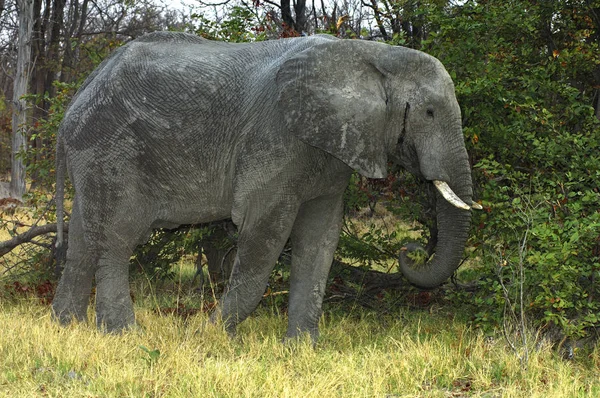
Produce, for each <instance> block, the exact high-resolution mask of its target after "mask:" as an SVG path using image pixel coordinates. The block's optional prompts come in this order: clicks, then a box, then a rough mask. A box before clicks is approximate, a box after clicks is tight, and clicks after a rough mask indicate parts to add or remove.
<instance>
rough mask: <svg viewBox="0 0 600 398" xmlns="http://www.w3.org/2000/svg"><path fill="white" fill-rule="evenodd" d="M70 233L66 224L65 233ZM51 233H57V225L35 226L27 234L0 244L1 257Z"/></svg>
mask: <svg viewBox="0 0 600 398" xmlns="http://www.w3.org/2000/svg"><path fill="white" fill-rule="evenodd" d="M68 231H69V226H68V224H66V223H65V232H68ZM51 232H56V224H46V225H34V226H33V227H31V228H30V229H29V230H28V231H27V232H23V233H22V234H18V235H15V236H14V237H13V238H12V239H9V240H5V241H4V242H0V257H2V256H4V255H5V254H7V253H10V252H11V251H12V250H13V249H14V248H15V247H17V246H19V245H22V244H23V243H29V242H32V240H33V239H34V238H36V237H38V236H40V235H45V234H48V233H51Z"/></svg>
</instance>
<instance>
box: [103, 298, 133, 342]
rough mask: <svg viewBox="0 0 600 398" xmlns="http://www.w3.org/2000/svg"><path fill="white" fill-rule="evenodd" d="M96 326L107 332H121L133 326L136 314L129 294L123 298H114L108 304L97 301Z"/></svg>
mask: <svg viewBox="0 0 600 398" xmlns="http://www.w3.org/2000/svg"><path fill="white" fill-rule="evenodd" d="M104 302H106V300H104ZM96 326H97V327H98V330H101V331H102V332H105V333H121V332H123V331H125V330H128V329H131V328H133V327H134V326H135V314H134V312H133V302H132V301H131V298H130V297H129V295H127V297H126V298H125V299H123V300H114V301H110V302H108V303H107V304H103V303H101V302H96Z"/></svg>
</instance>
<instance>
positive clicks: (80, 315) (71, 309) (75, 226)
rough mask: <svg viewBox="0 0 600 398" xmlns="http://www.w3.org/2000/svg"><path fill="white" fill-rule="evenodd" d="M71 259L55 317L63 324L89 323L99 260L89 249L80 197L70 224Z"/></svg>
mask: <svg viewBox="0 0 600 398" xmlns="http://www.w3.org/2000/svg"><path fill="white" fill-rule="evenodd" d="M68 238H69V240H68V248H67V260H66V263H65V267H64V270H63V272H62V276H61V279H60V282H59V284H58V287H57V288H56V294H55V295H54V299H53V301H52V312H53V316H54V317H55V318H56V319H57V320H58V321H59V322H60V323H61V324H68V323H69V322H71V321H72V320H73V319H76V320H79V321H81V320H85V319H86V317H87V307H88V304H89V301H90V293H91V291H92V281H93V279H94V269H95V268H96V258H95V257H94V256H93V254H92V252H90V250H89V249H88V247H87V245H86V242H85V239H84V233H83V226H82V218H81V211H80V208H79V206H78V201H77V198H75V201H74V203H73V213H72V214H71V219H70V222H69V235H68Z"/></svg>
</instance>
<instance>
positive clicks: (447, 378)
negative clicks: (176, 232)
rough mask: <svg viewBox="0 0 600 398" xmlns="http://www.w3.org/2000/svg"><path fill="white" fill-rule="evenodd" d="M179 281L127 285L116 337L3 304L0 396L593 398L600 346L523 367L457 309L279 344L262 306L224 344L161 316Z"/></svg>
mask: <svg viewBox="0 0 600 398" xmlns="http://www.w3.org/2000/svg"><path fill="white" fill-rule="evenodd" d="M184 276H185V277H186V278H189V270H188V272H186V273H184ZM183 282H184V283H181V284H172V285H170V287H169V288H164V289H159V290H155V289H154V288H150V287H149V286H150V285H149V284H148V283H146V282H145V281H143V280H141V281H136V282H135V283H134V284H133V285H134V288H133V291H134V294H135V297H136V315H137V320H138V324H139V326H138V327H137V328H136V329H134V330H131V331H128V332H127V333H124V334H121V335H105V334H102V333H99V332H97V331H96V328H95V327H94V326H93V322H92V321H90V322H88V323H79V324H75V325H72V326H69V327H60V326H58V325H56V324H55V323H53V322H52V320H51V318H50V308H49V306H48V305H44V304H41V303H40V300H39V299H38V298H35V297H33V295H21V296H16V297H13V298H11V299H4V300H3V301H2V303H1V304H0V325H1V326H0V328H1V329H0V396H2V397H4V396H6V397H38V396H39V397H319V398H323V397H471V396H480V397H595V396H600V378H599V374H600V348H596V350H595V351H590V352H585V353H584V352H578V353H577V355H576V359H575V360H573V361H565V360H563V359H561V358H560V357H559V356H558V355H557V354H556V353H555V352H554V351H553V349H552V348H551V347H549V346H548V345H544V344H536V345H532V347H530V354H529V360H528V362H527V368H524V367H523V366H522V364H521V362H520V361H519V359H518V358H517V356H516V355H515V354H514V353H513V352H512V351H511V350H510V349H509V348H508V347H507V345H506V344H505V342H504V340H503V339H502V337H501V336H499V335H498V336H487V337H486V336H484V335H483V334H482V333H481V332H479V331H474V330H471V329H470V328H469V327H468V326H467V324H466V323H465V322H464V321H462V320H461V319H460V315H456V314H455V312H456V309H449V308H444V307H439V308H437V309H435V310H429V311H424V310H414V309H413V310H411V309H408V308H406V307H405V308H399V309H398V310H397V311H396V312H394V313H388V314H382V313H380V312H378V311H375V310H366V309H363V308H361V307H359V306H356V307H352V306H350V307H349V306H347V305H345V306H338V305H337V304H329V305H328V306H327V309H326V311H325V314H324V316H323V318H322V321H321V331H322V334H321V338H320V340H319V343H318V345H317V347H316V348H313V346H312V344H311V343H310V342H309V341H300V342H297V343H293V344H282V342H281V338H282V336H283V335H284V333H285V327H286V317H285V315H284V314H280V313H278V312H279V311H278V310H277V308H279V307H278V306H269V305H263V306H261V307H260V308H259V309H258V310H257V312H255V314H254V315H253V316H252V317H251V318H250V319H248V320H247V321H245V322H244V323H242V324H241V325H240V327H239V330H238V334H237V336H236V337H234V338H230V337H229V336H228V335H227V334H226V333H225V332H224V331H223V330H222V329H221V328H220V327H219V326H218V325H213V324H211V323H210V322H208V315H207V314H206V313H204V312H198V313H196V314H193V315H191V316H189V317H185V318H184V317H181V316H177V315H173V314H171V315H165V314H164V312H165V311H162V312H163V313H162V314H161V311H160V310H159V309H161V308H166V307H168V306H169V305H171V306H177V305H178V304H179V303H183V302H186V304H185V305H186V306H187V305H191V304H190V303H191V302H193V301H194V300H196V301H197V300H199V299H200V298H199V297H198V296H199V295H198V294H197V293H192V292H193V289H191V284H190V283H189V281H187V282H186V281H183ZM181 286H184V288H180V287H181ZM5 297H6V296H5ZM199 304H200V303H198V302H196V305H197V306H198V305H199ZM342 308H345V310H342ZM89 315H90V320H92V319H93V315H94V314H93V311H92V310H90V314H89Z"/></svg>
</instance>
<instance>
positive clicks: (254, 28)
mask: <svg viewBox="0 0 600 398" xmlns="http://www.w3.org/2000/svg"><path fill="white" fill-rule="evenodd" d="M190 19H191V22H190V23H189V24H188V31H190V32H192V33H195V34H197V35H198V36H202V37H205V38H207V39H211V40H222V41H228V42H232V43H242V42H249V41H262V40H265V39H266V38H267V36H266V35H267V32H269V31H273V30H274V29H275V28H274V26H272V24H270V23H269V21H268V20H267V19H266V18H264V17H260V16H259V15H258V14H255V13H253V12H252V11H251V9H249V8H247V7H242V6H233V7H231V9H229V10H228V12H227V13H226V14H225V15H224V17H223V19H222V20H221V21H219V22H217V21H215V20H214V19H211V18H209V17H207V16H206V15H205V14H204V13H193V14H192V15H191V18H190Z"/></svg>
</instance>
